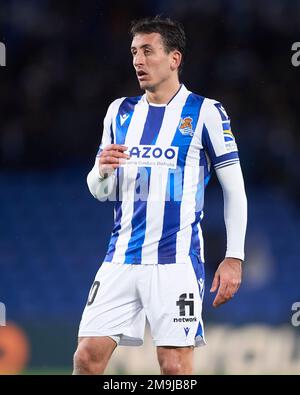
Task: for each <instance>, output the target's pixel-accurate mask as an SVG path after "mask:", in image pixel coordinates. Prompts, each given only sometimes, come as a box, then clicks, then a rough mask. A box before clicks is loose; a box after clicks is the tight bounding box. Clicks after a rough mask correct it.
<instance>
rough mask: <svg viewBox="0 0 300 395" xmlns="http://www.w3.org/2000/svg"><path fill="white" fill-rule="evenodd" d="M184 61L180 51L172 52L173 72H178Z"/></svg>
mask: <svg viewBox="0 0 300 395" xmlns="http://www.w3.org/2000/svg"><path fill="white" fill-rule="evenodd" d="M181 60H182V55H181V53H180V52H179V51H177V50H175V51H172V52H171V70H172V71H173V70H176V69H178V68H179V66H180V63H181Z"/></svg>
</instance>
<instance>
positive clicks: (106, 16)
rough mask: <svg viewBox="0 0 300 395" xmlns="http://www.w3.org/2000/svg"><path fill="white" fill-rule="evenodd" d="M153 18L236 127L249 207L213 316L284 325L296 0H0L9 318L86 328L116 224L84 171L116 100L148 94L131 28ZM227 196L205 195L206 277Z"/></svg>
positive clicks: (294, 155) (299, 16)
mask: <svg viewBox="0 0 300 395" xmlns="http://www.w3.org/2000/svg"><path fill="white" fill-rule="evenodd" d="M159 13H162V14H163V15H169V16H171V17H174V18H175V19H178V20H180V21H181V22H182V23H183V25H184V27H185V30H186V34H187V56H186V60H185V67H184V71H183V74H182V81H183V82H184V83H185V84H186V86H187V87H188V88H189V89H191V90H193V91H194V92H197V93H199V94H202V95H203V96H207V97H211V98H215V99H218V100H220V101H221V102H222V103H223V105H224V106H225V107H226V109H227V112H228V113H229V114H230V116H231V118H232V130H233V132H234V133H235V136H236V139H237V142H238V145H239V148H240V154H241V155H240V156H241V162H242V167H243V171H244V174H245V180H246V188H247V192H248V198H249V228H248V238H247V255H246V256H247V266H245V284H244V285H243V287H242V289H241V290H240V292H239V296H238V297H237V298H236V299H235V300H234V301H232V302H231V303H230V304H228V306H224V308H222V310H218V311H213V310H212V309H211V308H210V307H209V306H208V305H207V307H206V313H205V314H206V318H207V319H208V320H211V321H214V320H216V321H218V322H227V321H229V322H235V323H236V324H243V323H247V322H248V323H249V322H268V323H270V324H282V323H286V322H288V321H289V314H290V307H291V304H292V303H293V302H294V301H296V300H297V299H298V300H299V299H300V292H299V278H300V266H299V262H298V260H299V247H298V244H299V242H298V240H297V238H298V233H299V226H300V205H299V199H300V189H299V185H300V156H299V155H298V150H299V148H300V137H299V136H300V135H299V131H298V129H299V125H300V113H299V99H300V97H299V86H300V67H298V68H296V67H293V65H292V63H291V56H292V51H291V47H292V44H293V43H294V42H296V41H300V1H296V0H290V1H288V2H284V1H279V0H273V1H271V0H270V1H265V2H261V1H258V0H244V1H238V0H193V1H192V0H185V1H184V2H176V1H170V0H169V1H167V0H161V1H158V0H157V1H153V0H152V1H150V0H147V1H137V0H133V1H130V3H128V2H121V1H109V2H107V1H99V0H97V1H96V0H91V1H85V2H84V1H73V2H67V1H58V0H52V1H50V0H28V1H26V2H23V1H21V0H1V6H0V41H2V42H4V43H5V45H6V47H7V67H5V68H0V114H1V115H0V166H1V169H0V185H1V194H0V221H1V229H0V234H1V237H0V270H1V275H0V301H2V302H5V303H6V304H7V311H8V314H9V315H10V316H11V317H12V318H13V319H15V320H18V319H20V317H24V318H26V319H34V318H39V319H40V317H43V319H45V320H47V319H49V317H52V318H53V319H60V318H64V319H66V318H67V317H72V319H73V321H72V322H73V324H74V323H75V327H76V325H77V324H78V320H79V317H80V314H81V311H82V308H83V305H84V302H85V299H86V295H87V292H88V289H89V286H90V284H91V282H92V279H93V276H94V273H95V271H96V269H97V265H98V263H99V261H100V260H101V259H102V257H103V256H104V253H105V248H106V245H107V244H106V243H107V241H108V238H109V232H110V230H111V224H112V212H111V210H109V211H107V206H106V205H104V206H101V207H100V206H99V205H98V204H97V202H95V201H94V200H93V199H92V197H91V196H90V195H89V193H88V191H87V188H86V185H85V176H86V174H87V172H88V170H89V168H90V166H92V164H93V161H94V155H95V153H96V151H97V147H98V144H99V142H100V138H101V131H102V120H103V117H104V115H105V111H106V108H107V106H108V104H109V103H110V102H111V101H112V100H114V99H115V98H116V97H121V96H131V95H137V94H140V91H139V89H138V85H137V82H136V78H135V74H134V72H133V69H132V64H131V55H130V51H129V47H130V37H129V35H128V34H126V32H128V30H129V26H130V21H131V20H132V19H135V18H139V17H141V16H147V15H155V14H159ZM212 184H213V185H214V182H213V183H212ZM221 199H222V196H221V195H220V191H217V190H215V189H214V188H213V187H212V189H211V190H210V187H209V188H208V195H207V200H206V202H207V203H206V204H207V219H205V220H204V229H205V231H206V243H207V257H208V258H209V259H208V261H209V263H210V262H211V266H208V267H207V271H208V279H210V278H211V275H212V273H213V271H214V269H215V265H216V264H217V263H218V262H219V260H220V259H221V258H222V254H223V251H224V248H225V247H224V237H225V236H224V227H223V225H222V222H221V221H222V204H221ZM110 208H111V207H110ZM216 246H217V247H218V248H216ZM208 287H209V284H208ZM208 293H209V292H207V293H206V294H208ZM207 298H208V302H207V304H209V303H210V301H211V297H210V296H209V295H207ZM45 306H46V308H45ZM74 332H75V330H74ZM74 332H73V335H74V336H76V333H74Z"/></svg>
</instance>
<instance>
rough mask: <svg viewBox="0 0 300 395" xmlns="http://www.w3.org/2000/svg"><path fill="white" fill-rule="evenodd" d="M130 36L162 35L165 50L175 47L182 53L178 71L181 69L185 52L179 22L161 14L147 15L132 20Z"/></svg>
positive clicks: (182, 32)
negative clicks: (141, 34) (140, 34)
mask: <svg viewBox="0 0 300 395" xmlns="http://www.w3.org/2000/svg"><path fill="white" fill-rule="evenodd" d="M130 33H131V36H132V37H134V36H135V35H136V34H139V33H146V34H147V33H149V34H150V33H159V34H160V35H161V37H162V41H163V44H164V48H165V51H166V52H167V53H170V52H171V51H174V50H175V49H176V50H178V51H179V52H180V53H181V55H182V61H181V63H180V66H179V72H181V71H182V67H183V59H184V54H185V32H184V29H183V26H182V25H181V23H179V22H177V21H174V20H172V19H170V18H162V17H161V16H156V17H148V18H143V19H139V20H136V21H133V22H132V23H131V28H130Z"/></svg>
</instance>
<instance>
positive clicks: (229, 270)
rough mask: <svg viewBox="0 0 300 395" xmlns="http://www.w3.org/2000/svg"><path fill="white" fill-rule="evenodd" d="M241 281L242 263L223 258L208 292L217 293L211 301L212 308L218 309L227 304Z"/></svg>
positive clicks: (238, 260) (233, 259) (235, 259)
mask: <svg viewBox="0 0 300 395" xmlns="http://www.w3.org/2000/svg"><path fill="white" fill-rule="evenodd" d="M241 281H242V261H241V260H240V259H237V258H225V259H224V261H222V262H221V263H220V265H219V267H218V269H217V271H216V273H215V276H214V279H213V282H212V286H211V289H210V292H215V291H216V290H217V289H218V288H219V289H218V293H217V295H216V297H215V300H214V301H213V306H214V307H218V306H220V305H221V304H223V303H226V302H228V300H230V299H231V298H233V296H234V295H235V293H236V292H237V290H238V289H239V287H240V285H241Z"/></svg>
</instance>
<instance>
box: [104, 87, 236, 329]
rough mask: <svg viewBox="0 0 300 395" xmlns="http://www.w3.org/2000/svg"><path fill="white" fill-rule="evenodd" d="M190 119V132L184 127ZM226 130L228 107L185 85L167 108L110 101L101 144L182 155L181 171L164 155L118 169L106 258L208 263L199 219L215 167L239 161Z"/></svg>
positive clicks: (130, 261)
mask: <svg viewBox="0 0 300 395" xmlns="http://www.w3.org/2000/svg"><path fill="white" fill-rule="evenodd" d="M184 122H185V123H186V124H187V125H188V126H189V130H188V133H186V131H185V132H184V131H183V130H181V129H180V128H179V127H180V125H182V124H183V123H184ZM225 131H226V132H227V133H228V132H229V131H230V123H229V118H228V116H227V114H226V111H225V110H224V108H223V107H222V105H221V104H220V103H218V102H216V101H214V100H210V99H206V98H204V97H201V96H198V95H196V94H194V93H192V92H190V91H188V90H187V89H186V88H185V87H184V86H183V85H182V86H181V88H180V90H179V91H178V92H177V94H176V95H175V96H174V97H173V98H172V100H171V101H170V102H169V103H168V104H167V105H165V106H157V105H156V106H155V105H151V104H149V103H148V102H147V100H146V97H145V95H144V96H142V97H136V98H122V99H118V100H117V101H115V102H114V103H113V104H112V105H111V106H110V108H109V111H108V115H107V117H106V119H105V122H104V133H103V138H102V144H101V147H104V146H105V145H106V144H109V143H111V142H115V143H117V144H125V145H126V146H128V147H129V148H131V147H140V146H142V147H143V146H152V145H153V146H154V147H158V148H159V149H158V150H156V152H160V151H161V152H164V149H165V148H168V147H178V157H177V167H176V169H172V168H170V167H167V166H166V165H165V164H164V163H163V157H161V158H157V161H156V162H155V164H154V165H151V166H141V167H139V166H137V165H130V161H129V163H128V164H126V165H125V166H123V167H121V168H119V169H118V170H117V172H116V175H117V177H116V178H117V191H116V195H117V202H116V204H115V224H114V228H113V231H112V235H111V239H110V243H109V247H108V251H107V254H106V256H105V259H104V260H105V261H108V262H111V261H114V262H118V263H125V264H170V263H186V262H187V261H189V262H190V261H191V257H198V258H199V260H200V261H201V262H204V252H203V237H202V231H201V226H200V222H201V219H202V217H203V203H204V190H205V186H206V185H207V183H208V181H209V178H210V175H211V168H212V166H213V167H216V168H218V167H222V166H228V165H230V164H232V163H235V162H236V161H238V160H239V159H238V153H237V151H236V150H235V151H233V152H231V151H230V150H229V149H228V147H227V146H226V141H225V139H224V133H225ZM155 159H156V158H155ZM142 191H143V192H144V193H143V194H142V193H141V192H142ZM141 195H143V198H144V199H143V200H141V199H140V197H141ZM193 266H194V264H193ZM199 331H200V332H201V330H200V329H199Z"/></svg>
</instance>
